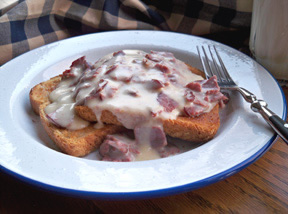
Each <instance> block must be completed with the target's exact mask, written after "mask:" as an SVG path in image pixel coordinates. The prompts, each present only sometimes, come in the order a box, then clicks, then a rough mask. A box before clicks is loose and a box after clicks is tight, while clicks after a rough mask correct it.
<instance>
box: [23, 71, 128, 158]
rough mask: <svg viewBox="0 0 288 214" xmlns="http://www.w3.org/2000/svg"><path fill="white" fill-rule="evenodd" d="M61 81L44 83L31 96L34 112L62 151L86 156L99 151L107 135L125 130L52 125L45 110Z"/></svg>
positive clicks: (115, 127) (34, 88)
mask: <svg viewBox="0 0 288 214" xmlns="http://www.w3.org/2000/svg"><path fill="white" fill-rule="evenodd" d="M60 81H61V76H57V77H54V78H51V79H50V80H47V81H45V82H42V83H40V84H38V85H36V86H35V87H33V88H32V89H31V91H30V94H29V96H30V103H31V106H32V108H33V110H34V112H35V113H36V114H38V115H40V118H41V123H42V125H43V127H44V129H45V131H46V132H47V134H48V135H49V137H50V138H51V139H52V140H53V141H54V142H55V144H56V145H57V146H58V147H59V148H60V149H61V151H63V152H64V153H66V154H69V155H72V156H77V157H81V156H85V155H87V154H89V153H91V152H92V151H93V150H95V149H97V148H98V147H99V146H100V144H101V143H102V141H103V139H104V138H105V137H106V135H108V134H114V133H117V132H119V131H121V130H123V129H124V128H123V127H121V126H116V125H104V126H103V127H102V128H100V129H95V128H94V125H95V123H91V124H90V125H89V126H88V127H86V128H83V129H79V130H74V131H71V130H67V129H63V128H59V127H57V126H55V125H53V124H52V123H50V121H49V120H48V118H47V117H46V114H45V112H44V108H45V107H46V106H47V105H48V104H49V103H50V101H49V97H48V95H49V93H50V92H51V91H52V90H53V89H54V88H55V87H56V86H57V85H58V83H59V82H60Z"/></svg>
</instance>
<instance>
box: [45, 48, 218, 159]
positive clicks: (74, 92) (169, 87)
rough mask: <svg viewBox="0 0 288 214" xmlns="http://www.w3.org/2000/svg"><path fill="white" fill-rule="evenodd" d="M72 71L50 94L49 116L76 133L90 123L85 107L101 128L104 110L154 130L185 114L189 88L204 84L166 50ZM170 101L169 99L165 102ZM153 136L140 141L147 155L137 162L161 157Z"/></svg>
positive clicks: (133, 53)
mask: <svg viewBox="0 0 288 214" xmlns="http://www.w3.org/2000/svg"><path fill="white" fill-rule="evenodd" d="M70 69H71V71H70V73H71V75H72V78H66V79H63V80H62V81H61V82H60V83H59V85H58V87H57V88H56V89H55V90H54V91H53V92H51V93H50V95H49V98H50V100H51V104H50V105H48V106H47V107H46V108H45V112H46V114H47V115H48V117H49V118H50V120H51V121H52V122H54V123H55V124H57V125H59V126H61V127H64V128H67V129H71V130H75V129H81V128H83V127H86V126H88V125H89V123H88V122H87V121H85V120H83V119H81V118H79V117H78V116H77V115H76V114H75V112H74V107H75V105H77V104H79V103H80V104H84V105H87V106H88V107H89V108H90V109H92V110H93V111H94V113H95V115H96V118H97V119H98V121H99V122H100V123H99V125H98V127H102V126H101V125H102V124H101V121H100V120H99V119H100V117H101V113H102V111H103V110H109V111H110V112H112V113H113V114H114V115H115V116H116V117H117V119H118V121H119V122H121V123H122V124H123V126H125V127H126V128H128V129H134V128H135V127H136V126H141V125H143V124H144V125H145V124H147V123H151V124H150V126H151V127H152V126H153V125H155V124H156V125H157V126H158V125H159V121H163V120H166V119H176V118H177V117H178V116H179V115H182V114H183V108H184V107H185V105H186V104H187V100H186V99H185V97H184V94H185V90H187V88H185V86H186V85H187V84H188V83H190V82H193V81H196V80H203V78H202V77H201V76H199V75H196V74H193V73H192V72H191V71H190V70H189V68H188V66H187V65H186V64H185V63H184V62H182V61H180V60H178V59H176V58H175V57H174V56H173V55H172V54H171V53H166V52H151V53H150V54H147V53H145V52H143V51H139V50H124V51H119V52H116V53H112V54H109V55H107V56H104V57H103V58H101V59H99V60H98V61H97V62H96V63H95V64H94V65H93V66H92V67H87V66H86V67H85V66H81V64H80V65H77V64H76V65H75V66H72V67H71V68H70ZM70 73H69V74H70ZM159 93H164V94H165V95H167V96H169V99H170V100H171V99H172V101H173V102H172V108H171V109H169V110H167V108H170V107H171V105H170V104H171V103H170V104H169V105H168V106H165V104H164V105H161V104H160V102H159ZM203 93H205V92H199V93H198V92H195V93H194V95H195V96H196V97H197V98H199V99H201V100H204V95H205V94H203ZM166 101H167V100H166V98H164V101H163V102H166ZM168 102H169V100H168ZM217 103H218V102H207V103H206V104H207V108H206V109H205V111H204V112H208V111H210V110H211V109H212V108H213V107H214V106H215V105H216V104H217ZM160 124H161V128H162V129H163V127H162V123H160ZM148 135H149V134H148ZM148 135H147V136H146V137H141V138H140V139H139V141H140V142H138V143H139V145H140V146H139V148H140V149H141V150H142V151H140V154H141V155H139V157H138V158H136V159H141V160H144V159H146V158H148V159H154V158H159V155H158V154H156V152H155V150H154V149H153V148H152V147H151V145H150V144H149V136H148ZM143 136H145V135H143ZM148 153H149V154H148ZM147 156H150V157H147Z"/></svg>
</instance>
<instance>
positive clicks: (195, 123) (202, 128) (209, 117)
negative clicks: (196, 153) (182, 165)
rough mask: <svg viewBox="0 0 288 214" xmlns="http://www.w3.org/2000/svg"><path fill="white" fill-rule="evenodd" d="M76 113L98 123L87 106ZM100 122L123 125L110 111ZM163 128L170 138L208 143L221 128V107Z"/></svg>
mask: <svg viewBox="0 0 288 214" xmlns="http://www.w3.org/2000/svg"><path fill="white" fill-rule="evenodd" d="M188 66H189V65H188ZM189 69H190V70H191V72H193V73H195V74H197V75H200V76H202V77H205V76H204V74H203V72H202V71H200V70H199V69H197V68H193V67H191V66H189ZM75 111H76V113H77V114H78V115H79V116H80V117H81V118H83V119H84V120H87V121H91V122H96V121H97V118H96V116H95V114H94V112H93V111H92V110H91V109H90V108H89V107H87V106H76V107H75ZM100 120H101V121H102V122H104V123H107V124H114V125H122V124H121V123H120V122H119V121H118V120H117V117H116V116H115V115H113V113H112V112H110V111H108V110H104V111H102V114H101V118H100ZM163 127H164V131H165V133H166V134H168V135H169V136H172V137H176V138H180V139H183V140H187V141H192V142H206V141H208V140H210V139H212V138H213V137H214V135H215V134H216V132H217V130H218V129H219V127H220V117H219V105H216V106H215V107H214V108H213V109H212V110H211V111H210V112H208V113H205V114H202V115H200V116H198V117H193V118H192V117H178V118H177V119H176V120H165V121H163Z"/></svg>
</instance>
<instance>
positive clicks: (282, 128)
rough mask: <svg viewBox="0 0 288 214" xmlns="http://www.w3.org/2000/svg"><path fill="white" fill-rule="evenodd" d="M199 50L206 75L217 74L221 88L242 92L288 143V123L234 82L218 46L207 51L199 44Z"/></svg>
mask: <svg viewBox="0 0 288 214" xmlns="http://www.w3.org/2000/svg"><path fill="white" fill-rule="evenodd" d="M201 49H202V51H201ZM206 49H207V48H206ZM197 51H198V55H199V57H200V60H201V63H202V66H203V69H204V72H205V75H206V77H207V78H210V77H212V76H213V75H215V76H216V77H217V81H218V85H219V86H220V88H221V89H227V90H233V91H238V92H240V94H241V95H242V96H243V98H244V99H245V100H246V101H247V102H248V103H251V109H252V110H253V111H254V112H257V113H260V114H261V115H262V117H263V118H264V119H265V120H266V122H267V123H268V124H269V125H270V126H271V127H272V129H273V130H274V131H275V132H276V133H277V134H278V135H279V136H280V137H281V138H282V139H283V140H284V141H285V142H286V143H287V144H288V123H286V122H285V121H284V120H282V119H281V118H280V117H279V116H277V115H276V114H275V113H274V112H272V111H271V110H270V109H269V108H268V105H267V103H266V102H265V101H264V100H259V99H257V98H256V96H255V95H254V94H252V93H251V92H250V91H248V90H246V89H244V88H242V87H239V86H238V85H237V84H236V83H235V82H234V80H233V79H232V78H231V76H230V74H229V73H228V71H227V69H226V67H225V65H224V63H223V61H222V59H221V57H220V55H219V53H218V51H217V49H216V47H215V46H214V45H213V50H212V48H211V46H208V51H206V50H205V47H204V46H201V48H200V47H199V46H197ZM208 54H209V55H210V58H211V59H212V62H211V60H209V57H208ZM216 59H217V60H218V62H217V61H216Z"/></svg>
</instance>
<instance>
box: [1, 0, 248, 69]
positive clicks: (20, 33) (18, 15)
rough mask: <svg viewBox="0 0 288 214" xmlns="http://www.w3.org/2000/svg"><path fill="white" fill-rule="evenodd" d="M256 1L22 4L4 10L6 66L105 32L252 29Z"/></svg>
mask: <svg viewBox="0 0 288 214" xmlns="http://www.w3.org/2000/svg"><path fill="white" fill-rule="evenodd" d="M252 1H253V0H142V1H141V0H74V1H68V0H20V1H18V2H17V3H16V4H15V6H14V7H12V8H11V9H10V10H8V11H6V10H0V53H1V54H0V65H1V64H3V63H5V62H7V61H9V60H11V59H13V58H14V57H16V56H18V55H20V54H22V53H25V52H27V51H29V50H31V49H34V48H36V47H39V46H42V45H45V44H48V43H51V42H54V41H57V40H61V39H65V38H68V37H72V36H77V35H83V34H88V33H94V32H101V31H111V30H123V29H126V30H127V29H139V30H163V31H175V32H182V33H186V34H193V35H203V36H207V35H217V33H221V32H238V31H242V30H244V31H245V30H246V31H247V30H249V27H250V22H251V10H252ZM235 35H236V34H233V35H232V37H233V36H235ZM208 37H209V36H208ZM219 38H221V36H220V37H219ZM229 38H231V35H230V36H229Z"/></svg>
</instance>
